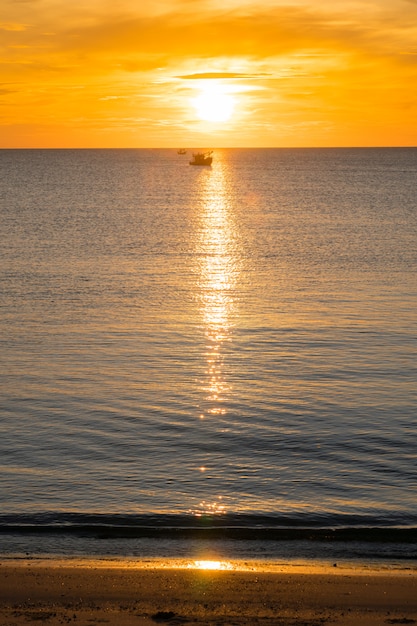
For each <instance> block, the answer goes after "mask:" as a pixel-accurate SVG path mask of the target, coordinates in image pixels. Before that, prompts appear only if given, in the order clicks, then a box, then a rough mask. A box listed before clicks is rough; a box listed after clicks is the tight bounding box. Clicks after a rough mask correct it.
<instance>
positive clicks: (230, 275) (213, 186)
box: [198, 164, 238, 417]
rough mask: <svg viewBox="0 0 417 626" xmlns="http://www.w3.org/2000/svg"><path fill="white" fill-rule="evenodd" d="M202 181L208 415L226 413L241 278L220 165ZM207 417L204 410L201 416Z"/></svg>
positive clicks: (202, 292)
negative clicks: (229, 348)
mask: <svg viewBox="0 0 417 626" xmlns="http://www.w3.org/2000/svg"><path fill="white" fill-rule="evenodd" d="M208 174H209V175H208V176H206V177H205V178H204V180H203V181H202V186H203V188H202V195H203V205H202V212H201V216H200V218H201V236H200V239H199V242H198V245H199V258H200V259H202V262H201V265H200V267H199V292H200V300H201V315H202V319H203V324H204V329H205V335H206V339H207V347H206V354H205V357H206V361H207V384H206V406H205V411H204V413H205V414H207V415H225V414H226V413H227V409H226V407H225V404H224V400H225V397H226V395H227V393H228V392H229V391H230V385H229V383H228V382H227V380H226V378H225V375H224V367H223V366H224V354H223V350H222V348H223V347H224V344H225V342H227V341H229V340H230V333H231V329H232V325H233V320H232V318H233V312H234V304H235V303H234V299H233V293H234V289H235V286H236V283H237V280H238V263H237V258H236V235H235V227H234V224H233V220H232V217H231V215H230V198H229V196H228V190H227V181H226V179H225V173H224V170H223V168H222V166H221V164H218V167H216V168H215V169H214V168H213V170H212V171H210V172H209V173H208ZM201 417H204V414H203V415H202V416H201Z"/></svg>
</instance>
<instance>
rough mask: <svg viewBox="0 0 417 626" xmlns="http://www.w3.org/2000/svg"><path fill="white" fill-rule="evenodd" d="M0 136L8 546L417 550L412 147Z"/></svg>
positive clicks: (394, 555) (0, 424)
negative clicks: (132, 143)
mask: <svg viewBox="0 0 417 626" xmlns="http://www.w3.org/2000/svg"><path fill="white" fill-rule="evenodd" d="M192 152H193V150H192V149H188V150H187V154H185V155H179V154H177V150H176V149H109V150H106V149H95V150H90V149H84V150H76V149H74V150H72V149H65V150H52V149H51V150H37V149H26V150H7V149H5V150H1V151H0V173H1V176H0V232H1V237H0V380H1V394H0V557H1V558H2V559H8V558H14V559H16V558H28V557H30V558H33V559H36V558H41V557H42V558H55V557H56V556H60V557H64V558H69V557H74V556H75V557H80V558H90V557H95V558H103V559H106V558H107V559H126V558H129V559H133V560H135V559H137V560H138V561H139V560H141V559H142V560H143V559H145V560H146V559H149V560H150V562H152V559H156V558H158V559H164V558H166V559H176V558H180V559H191V560H192V559H197V558H198V559H212V560H213V559H226V560H227V559H231V560H233V559H237V560H240V561H245V562H251V561H260V562H262V561H263V562H265V563H266V562H270V563H271V562H275V563H296V562H299V561H300V560H302V561H305V560H310V561H316V560H321V561H323V560H324V561H328V562H329V563H333V562H334V563H348V562H361V563H364V562H365V563H369V564H375V563H377V564H378V563H379V564H381V565H384V566H387V567H391V566H395V567H404V568H417V314H416V313H417V280H416V270H417V148H358V149H355V148H343V149H339V148H325V149H314V148H309V149H301V148H299V149H279V148H277V149H272V148H270V149H220V148H218V149H214V150H213V155H212V156H213V163H212V165H211V166H201V167H199V166H196V167H190V165H189V161H190V159H191V157H192Z"/></svg>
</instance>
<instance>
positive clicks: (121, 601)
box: [0, 559, 417, 626]
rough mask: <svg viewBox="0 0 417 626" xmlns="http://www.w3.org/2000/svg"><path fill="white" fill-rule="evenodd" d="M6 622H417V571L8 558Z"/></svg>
mask: <svg viewBox="0 0 417 626" xmlns="http://www.w3.org/2000/svg"><path fill="white" fill-rule="evenodd" d="M0 580H1V583H0V624H1V626H19V625H23V624H28V623H29V624H30V623H37V624H39V623H44V624H47V625H48V626H57V625H58V624H78V625H79V626H92V625H94V624H108V625H112V626H113V625H114V626H155V625H156V624H168V625H178V624H194V625H196V626H200V625H203V624H207V625H208V624H210V625H216V626H217V625H218V626H220V625H222V626H242V625H260V626H262V625H265V626H267V625H268V626H272V625H276V626H320V625H323V624H334V625H337V626H376V625H386V624H417V572H416V571H415V570H406V569H404V570H382V569H381V570H374V569H373V570H366V569H360V568H355V569H348V568H343V567H333V568H332V567H308V566H305V567H292V568H291V567H288V568H285V567H282V568H278V569H277V570H275V571H268V570H260V569H256V568H252V569H250V568H248V569H247V570H245V571H243V570H238V569H233V570H209V569H207V570H203V569H197V568H186V567H177V568H174V567H157V566H154V565H152V564H151V565H149V564H148V565H145V566H144V565H143V564H142V566H141V565H140V564H137V563H136V564H132V563H130V564H120V563H117V562H116V563H113V564H109V563H108V562H97V561H95V562H86V561H81V560H80V561H79V562H74V561H70V562H68V561H61V562H60V561H47V562H46V561H40V560H39V561H38V560H34V561H31V560H30V559H28V560H22V561H6V560H5V561H3V562H2V563H0Z"/></svg>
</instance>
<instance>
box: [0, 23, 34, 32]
mask: <svg viewBox="0 0 417 626" xmlns="http://www.w3.org/2000/svg"><path fill="white" fill-rule="evenodd" d="M27 27H28V26H27V24H19V23H13V22H0V30H6V31H10V32H18V31H22V30H26V29H27Z"/></svg>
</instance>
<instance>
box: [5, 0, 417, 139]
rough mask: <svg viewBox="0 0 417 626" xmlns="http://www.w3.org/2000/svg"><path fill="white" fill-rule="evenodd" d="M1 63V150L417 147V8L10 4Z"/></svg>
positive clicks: (168, 1)
mask: <svg viewBox="0 0 417 626" xmlns="http://www.w3.org/2000/svg"><path fill="white" fill-rule="evenodd" d="M0 64H1V72H0V148H14V147H16V148H26V147H47V148H49V147H62V148H67V147H115V148H117V147H121V148H123V147H139V148H141V147H145V148H146V147H182V146H184V147H222V146H224V147H228V146H231V147H233V146H236V147H241V146H242V147H244V146H246V147H258V146H259V147H263V146H265V147H266V146H274V147H275V146H276V147H281V146H283V147H287V146H290V147H291V146H416V145H417V0H352V1H350V0H348V1H341V2H337V1H335V0H331V1H330V0H320V1H318V0H304V1H303V0H299V1H297V0H287V1H286V2H285V1H280V0H262V2H259V1H258V0H256V1H255V2H252V1H251V0H247V1H246V0H198V2H197V1H196V0H165V1H164V0H71V1H70V2H69V1H68V0H1V12H0ZM213 86H215V87H216V89H215V90H214V92H213ZM202 93H206V94H209V95H210V94H211V100H210V101H207V99H206V102H205V108H204V107H203V106H202V103H201V99H200V104H199V105H197V108H196V103H198V102H199V101H198V98H199V97H200V96H201V94H202ZM213 94H214V95H213ZM216 98H217V102H216ZM226 105H227V106H228V107H229V109H230V110H228V111H227V112H224V111H222V110H223V109H224V107H225V106H226ZM213 108H214V109H215V108H218V109H220V111H219V115H218V117H222V112H223V113H224V115H223V117H224V118H225V117H227V116H228V115H229V117H228V118H227V119H214V120H207V119H202V118H203V117H207V116H208V115H209V114H210V109H213ZM203 109H204V110H203ZM207 110H208V111H209V112H208V113H207ZM204 111H205V112H204Z"/></svg>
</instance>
